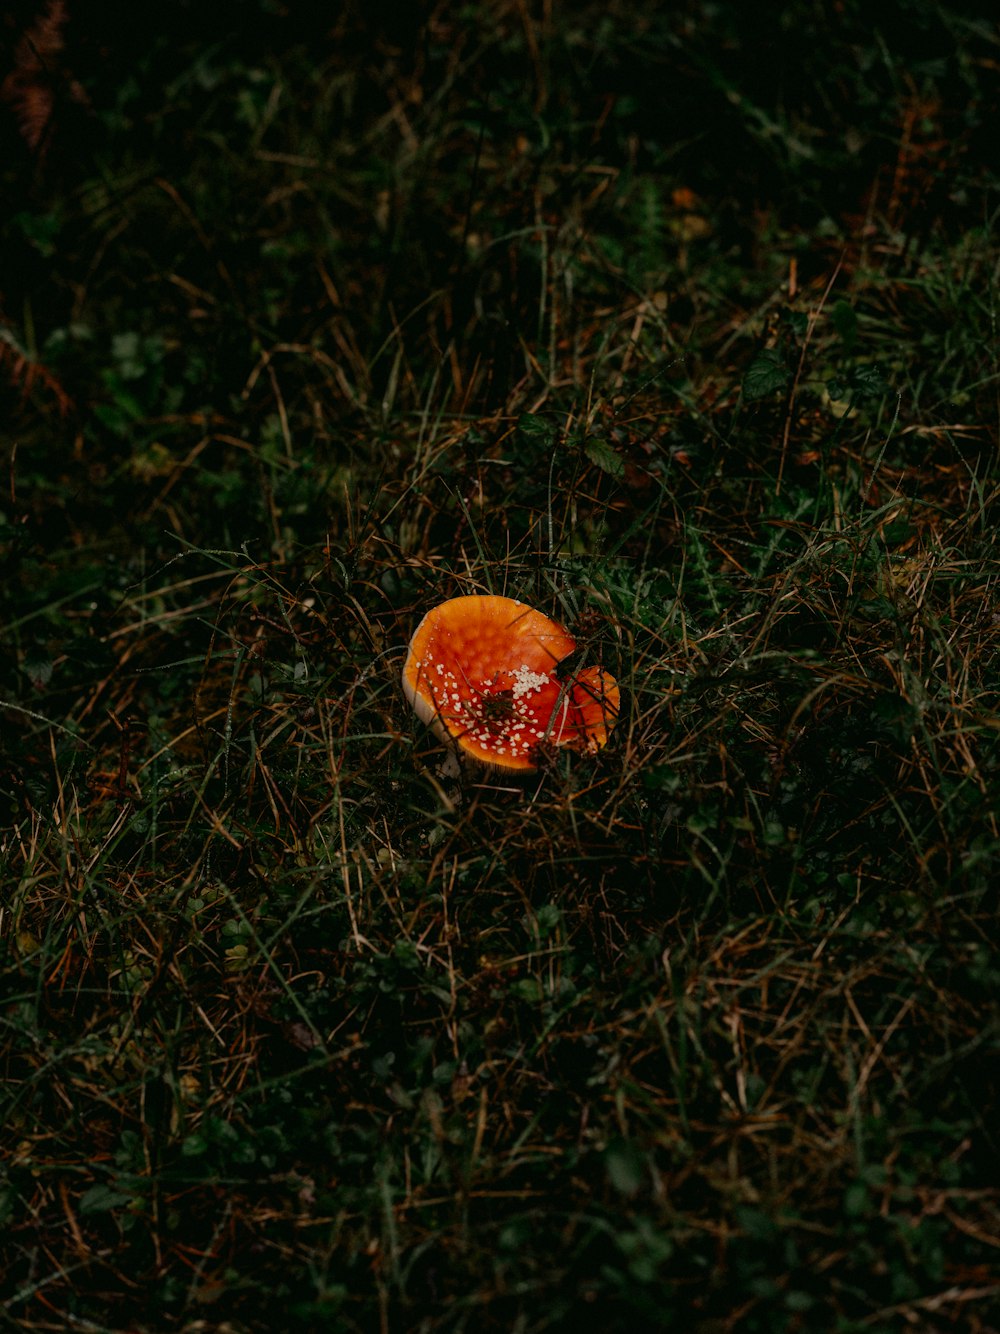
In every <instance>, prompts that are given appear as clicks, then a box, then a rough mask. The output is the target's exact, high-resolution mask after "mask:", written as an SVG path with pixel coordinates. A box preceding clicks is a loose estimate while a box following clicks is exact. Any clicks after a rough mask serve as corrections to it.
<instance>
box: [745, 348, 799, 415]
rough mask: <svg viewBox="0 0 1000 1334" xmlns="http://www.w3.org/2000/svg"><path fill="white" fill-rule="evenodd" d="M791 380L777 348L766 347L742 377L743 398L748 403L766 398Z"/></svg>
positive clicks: (789, 372)
mask: <svg viewBox="0 0 1000 1334" xmlns="http://www.w3.org/2000/svg"><path fill="white" fill-rule="evenodd" d="M791 378H792V376H791V371H789V369H788V367H787V366H786V365H785V363H784V359H783V358H782V355H781V353H780V352H779V351H778V349H777V348H774V347H766V348H764V350H763V352H759V353H758V354H757V356H756V357H754V359H753V361H751V363H750V365H749V367H748V368H747V373H746V375H744V377H743V397H744V398H745V399H747V400H748V401H750V402H753V401H754V400H755V399H758V398H766V397H767V396H768V394H773V393H774V391H775V390H776V389H783V388H784V387H785V385H786V384H787V383H788V381H789V380H790V379H791Z"/></svg>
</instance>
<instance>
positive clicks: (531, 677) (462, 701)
mask: <svg viewBox="0 0 1000 1334" xmlns="http://www.w3.org/2000/svg"><path fill="white" fill-rule="evenodd" d="M575 648H576V641H575V640H574V639H573V637H572V635H569V634H567V632H566V631H565V630H564V629H563V628H562V626H561V625H557V624H556V622H555V621H550V620H549V618H548V617H547V616H543V615H542V613H541V612H540V611H535V610H534V609H533V608H531V607H527V606H525V604H524V603H523V602H516V601H515V600H514V599H513V598H503V597H461V598H452V599H451V600H450V601H448V602H442V603H441V604H440V606H437V607H435V608H434V609H433V611H429V612H428V613H427V615H426V616H425V617H424V619H423V620H422V621H421V622H420V624H419V625H418V626H417V629H416V632H415V633H414V636H413V638H412V639H411V640H410V649H409V653H408V654H407V656H406V663H405V665H404V667H403V690H404V691H405V692H406V697H407V699H408V700H409V701H410V703H411V704H412V705H413V708H414V709H415V711H416V713H417V716H418V717H419V718H421V719H422V720H423V721H424V722H425V723H430V725H431V726H432V727H433V728H434V729H435V731H436V732H437V733H438V735H439V736H442V737H444V738H446V739H448V738H450V739H451V740H453V741H454V742H456V744H457V745H458V747H459V749H460V750H462V751H463V752H464V753H465V754H467V755H469V756H470V757H472V758H473V759H475V760H478V761H480V762H481V763H483V764H489V765H493V766H495V767H496V768H498V769H524V770H530V769H536V768H537V767H538V764H537V751H538V747H539V746H540V745H541V744H542V742H544V741H548V742H551V743H552V744H554V745H557V746H570V747H571V748H572V749H574V750H582V751H596V750H599V749H600V747H601V746H603V745H604V743H605V742H606V741H607V739H608V733H609V732H610V731H611V729H612V727H614V725H615V722H616V720H617V717H618V707H619V695H618V686H617V684H616V683H615V679H614V677H613V676H611V675H609V673H607V672H605V671H602V670H601V669H600V668H599V667H585V668H583V669H582V670H581V671H579V672H577V673H576V675H575V676H573V677H571V678H569V679H563V678H561V677H558V676H557V675H556V668H557V667H558V665H559V663H560V662H562V661H563V659H564V658H566V657H568V656H569V654H571V653H572V652H573V651H574V649H575Z"/></svg>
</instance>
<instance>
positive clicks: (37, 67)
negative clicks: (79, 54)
mask: <svg viewBox="0 0 1000 1334" xmlns="http://www.w3.org/2000/svg"><path fill="white" fill-rule="evenodd" d="M68 17H69V14H68V11H67V8H66V3H65V0H48V3H47V4H46V5H45V6H44V8H43V9H41V10H40V11H39V13H38V14H37V15H36V17H35V20H34V22H33V23H32V24H31V25H30V26H29V27H27V28H26V29H25V30H24V32H23V33H22V34H21V37H20V39H19V40H18V43H17V45H16V47H15V49H14V68H13V69H12V70H11V71H10V73H9V74H8V75H7V76H6V78H5V79H4V80H3V83H0V102H6V103H7V105H8V106H10V108H11V109H12V111H13V112H14V115H15V117H16V118H17V123H18V128H19V130H20V132H21V135H22V137H23V138H24V140H25V142H26V143H27V145H28V147H29V148H30V149H31V150H32V151H33V152H38V151H41V150H42V148H43V146H44V140H45V136H46V132H47V130H48V129H49V126H50V124H51V121H52V112H53V109H54V107H55V101H56V92H57V89H58V87H59V85H60V83H65V84H66V85H67V86H68V89H69V93H70V96H71V97H72V98H73V99H74V100H75V101H84V100H85V95H84V92H83V89H82V88H81V87H80V85H79V84H77V83H75V82H73V81H72V80H70V79H68V78H67V76H66V74H65V72H64V71H63V69H62V62H61V59H60V57H61V55H62V52H63V50H64V48H65V45H66V43H65V39H64V33H63V30H64V28H65V26H66V23H67V20H68Z"/></svg>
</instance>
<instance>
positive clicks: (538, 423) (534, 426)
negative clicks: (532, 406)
mask: <svg viewBox="0 0 1000 1334" xmlns="http://www.w3.org/2000/svg"><path fill="white" fill-rule="evenodd" d="M517 429H518V430H519V431H520V432H521V434H522V435H523V436H526V437H527V439H529V440H538V441H541V442H542V443H544V444H548V443H549V442H550V441H551V440H552V438H553V436H554V435H555V427H554V426H553V425H552V423H551V422H550V421H547V420H546V418H545V417H539V416H538V414H537V413H535V412H522V413H521V415H520V417H518V419H517Z"/></svg>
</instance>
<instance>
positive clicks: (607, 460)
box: [583, 435, 625, 477]
mask: <svg viewBox="0 0 1000 1334" xmlns="http://www.w3.org/2000/svg"><path fill="white" fill-rule="evenodd" d="M583 452H584V453H585V454H586V456H587V458H588V459H590V461H591V463H594V464H596V465H597V467H598V468H600V469H601V471H602V472H606V473H610V474H611V476H612V477H624V476H625V464H624V462H623V461H622V459H621V458H620V457H619V455H618V453H617V452H616V451H615V450H614V449H612V447H611V446H610V445H609V444H608V442H607V441H606V440H602V439H601V438H600V437H599V436H596V435H589V436H588V437H587V439H586V440H585V441H584V442H583Z"/></svg>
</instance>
